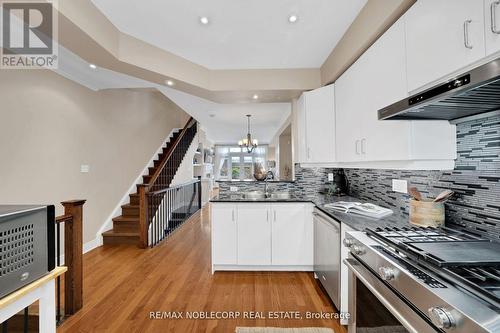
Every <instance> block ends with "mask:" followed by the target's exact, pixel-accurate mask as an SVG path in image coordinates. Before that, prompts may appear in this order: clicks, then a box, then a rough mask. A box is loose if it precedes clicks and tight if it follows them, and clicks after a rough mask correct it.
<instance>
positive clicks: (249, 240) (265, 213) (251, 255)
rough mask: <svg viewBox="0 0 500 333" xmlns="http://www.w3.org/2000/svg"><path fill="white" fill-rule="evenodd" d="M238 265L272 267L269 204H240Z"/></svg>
mask: <svg viewBox="0 0 500 333" xmlns="http://www.w3.org/2000/svg"><path fill="white" fill-rule="evenodd" d="M238 265H271V221H270V211H269V205H268V204H258V203H249V204H238Z"/></svg>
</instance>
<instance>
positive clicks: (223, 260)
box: [211, 204, 237, 265]
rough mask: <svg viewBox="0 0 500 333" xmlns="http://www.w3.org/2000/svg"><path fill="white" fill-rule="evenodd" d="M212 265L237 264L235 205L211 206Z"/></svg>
mask: <svg viewBox="0 0 500 333" xmlns="http://www.w3.org/2000/svg"><path fill="white" fill-rule="evenodd" d="M211 209H212V264H214V265H236V264H237V244H236V242H237V225H236V217H237V209H236V204H231V205H225V204H212V207H211Z"/></svg>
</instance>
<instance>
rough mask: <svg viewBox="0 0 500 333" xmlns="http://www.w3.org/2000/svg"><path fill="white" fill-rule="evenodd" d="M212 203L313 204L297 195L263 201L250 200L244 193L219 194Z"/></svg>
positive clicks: (264, 199) (263, 199)
mask: <svg viewBox="0 0 500 333" xmlns="http://www.w3.org/2000/svg"><path fill="white" fill-rule="evenodd" d="M210 202H312V201H311V200H310V199H304V198H299V197H297V196H295V195H293V194H292V195H291V196H290V198H288V199H274V198H262V199H248V198H245V196H244V195H243V194H242V193H238V192H236V193H231V194H219V195H218V196H216V197H214V198H212V199H211V200H210Z"/></svg>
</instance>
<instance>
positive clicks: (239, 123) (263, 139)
mask: <svg viewBox="0 0 500 333" xmlns="http://www.w3.org/2000/svg"><path fill="white" fill-rule="evenodd" d="M158 90H159V91H161V92H162V93H163V94H165V96H167V97H168V98H170V99H171V100H172V101H173V102H174V103H175V104H177V105H178V106H180V107H181V108H182V109H184V110H185V111H186V112H187V113H189V114H190V115H191V116H193V117H194V118H196V119H197V120H198V121H199V122H200V124H202V127H203V128H204V130H205V131H206V133H207V137H208V138H209V139H210V140H211V141H213V142H214V143H216V144H227V143H231V144H234V143H236V142H238V140H241V139H242V138H244V137H245V136H246V133H247V119H246V117H245V115H247V114H251V115H252V119H251V132H252V137H253V138H255V139H257V140H259V142H260V143H269V142H271V140H272V139H273V137H274V136H275V135H276V133H277V131H278V130H279V129H280V128H281V126H282V125H283V124H284V123H285V121H286V120H287V119H288V117H289V116H290V114H291V107H292V106H291V103H247V104H219V103H214V102H211V101H209V100H206V99H203V98H200V97H196V96H192V95H190V94H187V93H184V92H181V91H178V90H175V89H171V88H166V87H159V88H158Z"/></svg>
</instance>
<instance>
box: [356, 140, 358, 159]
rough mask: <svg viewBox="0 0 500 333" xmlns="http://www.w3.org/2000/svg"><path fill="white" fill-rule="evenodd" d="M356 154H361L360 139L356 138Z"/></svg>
mask: <svg viewBox="0 0 500 333" xmlns="http://www.w3.org/2000/svg"><path fill="white" fill-rule="evenodd" d="M356 155H359V140H356Z"/></svg>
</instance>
